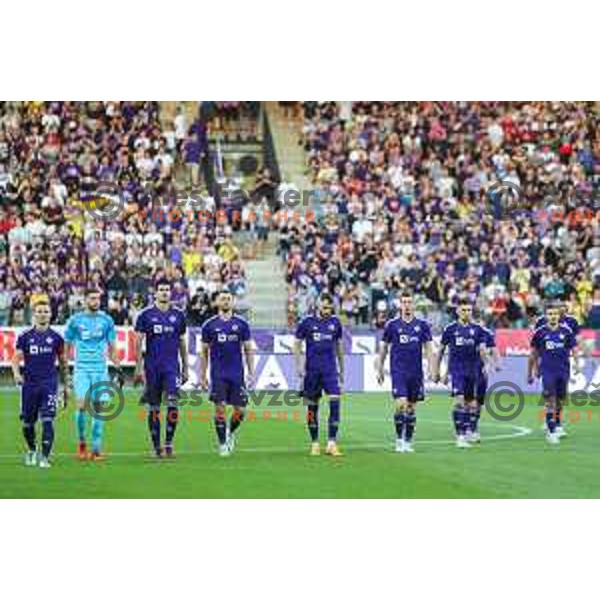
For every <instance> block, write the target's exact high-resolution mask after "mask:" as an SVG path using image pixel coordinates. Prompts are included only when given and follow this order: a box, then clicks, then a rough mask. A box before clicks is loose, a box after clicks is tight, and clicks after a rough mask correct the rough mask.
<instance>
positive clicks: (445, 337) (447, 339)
mask: <svg viewBox="0 0 600 600" xmlns="http://www.w3.org/2000/svg"><path fill="white" fill-rule="evenodd" d="M450 327H451V325H448V326H447V327H446V328H445V329H444V331H443V332H442V339H441V340H440V342H441V344H442V346H447V345H448V344H449V343H450V339H451V338H450V331H451V330H450Z"/></svg>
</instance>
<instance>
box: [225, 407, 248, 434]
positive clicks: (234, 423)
mask: <svg viewBox="0 0 600 600" xmlns="http://www.w3.org/2000/svg"><path fill="white" fill-rule="evenodd" d="M245 416H246V415H245V414H244V413H243V411H241V410H238V409H237V408H236V409H234V410H233V412H232V413H231V418H230V419H229V433H233V432H234V431H236V430H237V428H238V427H239V426H240V425H241V424H242V421H243V420H244V417H245Z"/></svg>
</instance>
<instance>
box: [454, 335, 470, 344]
mask: <svg viewBox="0 0 600 600" xmlns="http://www.w3.org/2000/svg"><path fill="white" fill-rule="evenodd" d="M454 340H455V343H456V345H457V346H472V345H473V344H475V340H473V339H471V338H467V337H463V336H462V335H457V336H456V337H455V338H454Z"/></svg>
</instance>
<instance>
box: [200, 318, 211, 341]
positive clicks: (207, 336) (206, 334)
mask: <svg viewBox="0 0 600 600" xmlns="http://www.w3.org/2000/svg"><path fill="white" fill-rule="evenodd" d="M211 341H212V328H211V326H210V321H207V322H206V323H204V326H203V327H202V342H203V343H204V344H210V343H211Z"/></svg>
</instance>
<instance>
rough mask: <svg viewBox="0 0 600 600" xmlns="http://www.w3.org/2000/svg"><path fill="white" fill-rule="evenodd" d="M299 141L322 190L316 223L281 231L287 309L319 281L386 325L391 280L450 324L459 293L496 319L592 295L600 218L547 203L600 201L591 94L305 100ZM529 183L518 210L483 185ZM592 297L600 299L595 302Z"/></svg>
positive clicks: (354, 309)
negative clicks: (549, 98)
mask: <svg viewBox="0 0 600 600" xmlns="http://www.w3.org/2000/svg"><path fill="white" fill-rule="evenodd" d="M303 108H304V124H303V130H302V140H301V143H302V144H303V145H304V148H305V150H306V154H307V161H308V174H309V178H310V180H311V182H312V184H313V185H314V186H315V187H316V188H317V189H318V190H320V191H321V192H322V195H321V199H320V206H319V209H320V213H321V217H320V218H319V220H318V222H317V223H310V222H307V221H305V222H302V223H300V224H297V225H294V226H292V227H285V228H284V229H283V231H282V251H283V256H284V260H285V263H286V266H287V283H288V289H289V299H288V302H289V303H288V314H289V320H290V322H293V321H294V319H295V318H297V316H298V315H301V314H303V313H304V312H305V311H306V310H307V308H308V307H309V306H310V305H311V304H312V303H313V302H314V300H315V298H316V296H317V295H318V294H319V293H320V292H321V291H322V290H328V291H329V292H331V293H332V294H334V296H335V298H336V301H337V303H338V307H339V309H340V311H341V313H342V314H343V315H344V316H345V317H346V318H347V319H348V320H349V321H350V322H355V323H358V324H360V323H364V324H366V323H368V322H372V323H374V324H375V325H380V324H381V323H383V322H384V321H385V318H386V316H387V315H388V314H389V311H390V310H391V309H393V306H392V304H393V301H394V298H395V295H396V294H395V292H396V291H397V290H398V289H400V288H403V287H408V288H409V289H412V290H414V291H415V292H416V298H417V305H418V308H419V310H421V311H423V312H424V313H426V314H429V315H430V316H431V317H432V318H434V320H436V321H438V322H439V325H440V326H441V325H443V324H444V323H445V322H447V321H448V320H449V319H450V318H451V315H452V312H453V307H454V306H455V305H456V303H457V300H458V298H459V297H460V296H463V295H466V296H468V297H470V298H472V300H473V301H474V302H475V303H476V306H477V307H478V309H479V311H480V313H481V315H482V316H483V318H485V320H486V321H487V322H488V323H489V324H491V325H493V326H495V327H524V326H527V325H529V324H530V322H531V320H532V318H533V317H534V315H536V314H538V313H539V312H540V310H541V309H542V306H543V303H544V301H545V300H548V299H562V300H565V301H567V302H568V305H569V309H570V310H571V311H572V312H573V313H575V315H576V316H577V317H578V319H579V320H580V322H582V323H586V319H587V318H588V316H589V314H590V311H591V310H592V307H594V310H596V309H597V299H598V296H599V294H598V288H600V223H599V222H598V220H597V219H596V218H595V217H594V218H591V219H583V220H581V221H580V222H576V221H575V220H573V221H568V220H567V219H560V220H556V221H554V220H551V219H540V218H539V216H538V212H537V210H538V209H539V208H547V209H552V208H557V207H559V206H563V207H566V208H567V209H570V208H583V207H586V208H590V209H592V211H593V212H592V214H594V215H595V214H596V211H598V209H600V204H598V184H599V182H600V161H599V158H600V139H598V134H597V131H598V116H597V113H596V110H597V108H596V106H595V104H594V103H588V102H354V103H349V102H345V103H336V102H305V103H304V106H303ZM496 182H511V183H513V184H516V185H517V186H519V188H520V189H521V190H522V194H521V197H520V199H519V201H518V202H517V203H516V204H515V203H513V205H512V206H513V208H514V210H511V211H509V212H508V213H505V212H503V211H502V210H500V208H501V206H499V205H498V202H500V203H501V202H502V199H501V198H500V197H499V196H497V197H494V199H493V200H494V201H493V202H486V201H485V194H486V191H487V190H488V189H489V188H490V186H491V185H492V184H494V183H496ZM593 299H595V300H596V301H595V302H594V301H593Z"/></svg>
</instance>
